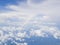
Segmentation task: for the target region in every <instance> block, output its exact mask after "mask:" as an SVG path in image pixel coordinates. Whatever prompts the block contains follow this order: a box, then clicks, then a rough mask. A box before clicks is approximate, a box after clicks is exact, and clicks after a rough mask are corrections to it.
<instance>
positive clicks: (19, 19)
mask: <svg viewBox="0 0 60 45" xmlns="http://www.w3.org/2000/svg"><path fill="white" fill-rule="evenodd" d="M4 8H6V9H9V10H7V11H6V10H4V12H0V40H1V42H6V40H9V39H10V38H15V39H16V40H20V41H25V38H31V37H34V36H35V37H43V38H44V37H53V38H55V39H60V35H59V34H60V29H59V27H57V25H60V24H59V22H60V21H59V19H60V13H59V12H60V1H59V0H27V1H26V2H24V1H22V2H18V5H12V4H7V5H6V6H5V7H4ZM16 44H17V45H20V44H18V43H17V42H16ZM21 45H27V43H26V42H24V43H23V44H21Z"/></svg>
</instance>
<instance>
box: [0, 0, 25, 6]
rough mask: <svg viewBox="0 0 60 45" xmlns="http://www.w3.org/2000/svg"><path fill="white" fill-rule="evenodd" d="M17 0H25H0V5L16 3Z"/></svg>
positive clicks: (22, 0) (20, 0)
mask: <svg viewBox="0 0 60 45" xmlns="http://www.w3.org/2000/svg"><path fill="white" fill-rule="evenodd" d="M18 2H20V3H21V2H26V0H0V6H6V5H8V4H13V5H18Z"/></svg>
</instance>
